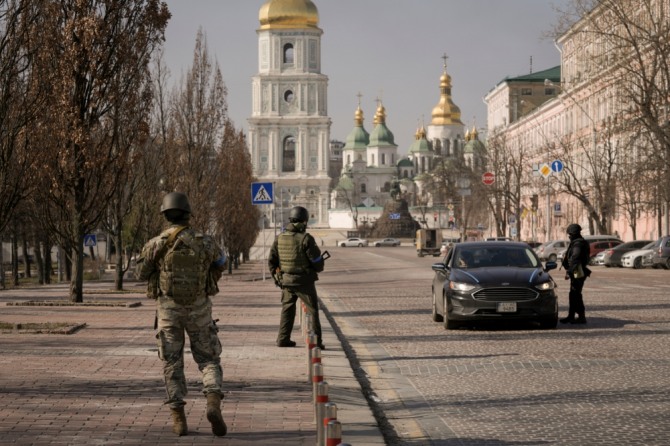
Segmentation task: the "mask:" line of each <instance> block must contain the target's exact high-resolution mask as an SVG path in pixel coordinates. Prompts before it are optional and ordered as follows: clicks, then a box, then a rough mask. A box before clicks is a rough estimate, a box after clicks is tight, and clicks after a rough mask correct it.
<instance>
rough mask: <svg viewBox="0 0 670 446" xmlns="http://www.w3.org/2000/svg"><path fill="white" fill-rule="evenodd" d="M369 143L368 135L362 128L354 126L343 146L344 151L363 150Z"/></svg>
mask: <svg viewBox="0 0 670 446" xmlns="http://www.w3.org/2000/svg"><path fill="white" fill-rule="evenodd" d="M369 142H370V134H369V133H368V132H366V131H365V129H364V128H363V127H359V126H356V127H354V128H353V130H352V131H351V132H350V133H349V136H347V142H346V144H345V145H344V150H346V149H354V150H356V149H358V150H365V148H366V147H367V146H368V143H369Z"/></svg>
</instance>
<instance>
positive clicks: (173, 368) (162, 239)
mask: <svg viewBox="0 0 670 446" xmlns="http://www.w3.org/2000/svg"><path fill="white" fill-rule="evenodd" d="M161 213H162V214H163V216H164V217H165V219H166V220H167V221H168V222H169V223H170V227H169V228H168V229H167V230H166V231H164V232H163V233H161V234H160V235H159V236H157V237H154V238H152V239H151V240H149V242H147V244H146V245H144V248H143V249H142V253H141V254H140V258H139V259H138V261H137V277H138V278H139V279H140V280H148V281H149V293H148V294H150V296H149V297H153V298H154V299H156V323H155V324H154V325H155V326H154V329H156V328H157V329H158V332H157V333H156V339H158V356H159V357H160V359H161V360H162V361H163V375H164V377H165V387H166V390H167V397H168V399H167V401H165V404H167V405H168V406H169V407H170V411H171V413H172V423H173V425H172V431H173V432H174V433H175V434H177V435H179V436H182V435H186V434H187V433H188V426H187V423H186V414H185V413H184V405H185V404H186V403H185V402H184V397H185V396H186V393H187V386H186V376H185V375H184V347H185V345H184V344H185V335H184V332H186V333H188V337H189V339H190V346H191V352H192V354H193V359H195V362H197V363H198V368H199V369H200V371H201V372H202V383H203V393H204V394H205V396H206V397H207V419H208V420H209V422H210V423H211V425H212V432H213V433H214V435H217V436H219V437H223V436H224V435H226V431H227V427H226V423H225V422H224V421H223V416H222V414H221V399H222V398H223V369H222V368H221V342H220V341H219V336H218V331H219V330H218V328H217V326H216V321H214V320H213V319H212V301H211V299H210V296H212V295H214V294H216V293H217V292H218V291H219V289H218V286H217V285H216V282H217V281H218V280H219V278H220V277H221V274H222V273H223V269H224V266H225V263H226V258H225V256H224V254H223V252H222V251H221V249H220V248H219V247H218V246H217V244H216V243H215V242H214V240H213V239H212V238H211V237H210V236H208V235H204V234H202V233H200V232H196V231H195V230H194V229H193V228H191V227H190V226H189V219H190V216H191V206H190V204H189V202H188V198H187V197H186V195H184V194H182V193H179V192H172V193H169V194H167V195H166V196H165V197H164V198H163V204H162V205H161Z"/></svg>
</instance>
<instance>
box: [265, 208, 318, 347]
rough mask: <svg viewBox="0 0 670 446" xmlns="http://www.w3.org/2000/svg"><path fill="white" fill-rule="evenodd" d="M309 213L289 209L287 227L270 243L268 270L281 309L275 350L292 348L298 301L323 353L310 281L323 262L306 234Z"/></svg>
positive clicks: (314, 292)
mask: <svg viewBox="0 0 670 446" xmlns="http://www.w3.org/2000/svg"><path fill="white" fill-rule="evenodd" d="M308 220H309V213H308V212H307V209H305V208H304V207H302V206H296V207H294V208H293V209H291V213H290V214H289V222H290V223H289V224H288V226H286V231H285V232H282V233H281V234H280V235H279V236H278V237H277V238H276V239H275V241H274V243H273V244H272V248H271V249H270V258H269V260H268V267H269V268H270V273H271V274H272V276H273V277H274V278H275V280H276V281H277V284H278V285H280V286H281V288H282V298H281V303H282V310H281V319H280V321H279V334H278V335H277V346H278V347H295V341H292V340H291V332H292V331H293V323H294V321H295V312H296V308H295V307H296V301H297V300H298V299H300V300H302V301H303V302H304V303H305V306H306V307H307V311H308V312H309V314H310V315H311V317H312V323H313V326H314V332H315V333H316V337H317V344H318V346H319V347H320V348H321V349H322V350H324V349H325V346H324V345H323V340H322V338H321V322H320V321H319V299H318V297H317V295H316V286H315V284H314V282H316V281H317V280H319V274H318V273H320V272H321V271H323V267H324V263H325V260H324V258H323V256H322V255H321V250H320V249H319V247H318V246H317V244H316V241H315V240H314V237H312V236H311V235H310V234H308V233H307V232H306V231H307V221H308Z"/></svg>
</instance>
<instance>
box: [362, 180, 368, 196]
mask: <svg viewBox="0 0 670 446" xmlns="http://www.w3.org/2000/svg"><path fill="white" fill-rule="evenodd" d="M366 191H367V187H366V186H365V183H361V193H362V194H364V193H366Z"/></svg>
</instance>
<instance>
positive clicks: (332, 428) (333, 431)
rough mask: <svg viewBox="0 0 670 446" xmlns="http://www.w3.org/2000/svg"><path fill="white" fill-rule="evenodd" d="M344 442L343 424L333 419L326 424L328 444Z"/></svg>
mask: <svg viewBox="0 0 670 446" xmlns="http://www.w3.org/2000/svg"><path fill="white" fill-rule="evenodd" d="M341 444H342V425H341V424H340V422H339V421H337V420H331V421H329V422H328V424H327V425H326V446H338V445H341Z"/></svg>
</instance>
